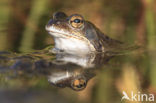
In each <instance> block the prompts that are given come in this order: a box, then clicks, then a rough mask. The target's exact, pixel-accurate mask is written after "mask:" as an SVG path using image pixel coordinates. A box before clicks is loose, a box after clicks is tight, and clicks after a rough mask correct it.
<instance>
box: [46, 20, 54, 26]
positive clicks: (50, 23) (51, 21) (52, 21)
mask: <svg viewBox="0 0 156 103" xmlns="http://www.w3.org/2000/svg"><path fill="white" fill-rule="evenodd" d="M54 23H55V21H54V20H53V19H51V20H49V22H48V24H47V26H51V25H52V24H54Z"/></svg>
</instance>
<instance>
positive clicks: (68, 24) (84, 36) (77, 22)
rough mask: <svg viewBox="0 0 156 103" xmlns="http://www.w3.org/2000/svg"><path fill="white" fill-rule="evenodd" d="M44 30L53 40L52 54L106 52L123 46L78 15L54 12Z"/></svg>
mask: <svg viewBox="0 0 156 103" xmlns="http://www.w3.org/2000/svg"><path fill="white" fill-rule="evenodd" d="M45 29H46V31H47V32H48V33H49V34H50V35H51V36H53V38H54V43H55V46H54V48H53V49H52V50H51V52H53V53H59V52H65V53H71V54H88V53H95V52H98V53H99V52H108V51H113V50H118V49H121V48H122V47H123V44H124V43H123V42H121V41H119V40H116V39H112V38H110V37H109V36H107V35H105V34H104V33H103V32H102V31H101V30H100V29H99V28H97V27H96V26H95V25H94V24H93V23H92V22H90V21H88V20H85V19H84V17H83V16H82V15H80V14H72V15H70V16H68V15H67V14H65V13H64V12H55V13H53V16H52V18H51V19H50V20H49V21H48V23H47V24H46V26H45Z"/></svg>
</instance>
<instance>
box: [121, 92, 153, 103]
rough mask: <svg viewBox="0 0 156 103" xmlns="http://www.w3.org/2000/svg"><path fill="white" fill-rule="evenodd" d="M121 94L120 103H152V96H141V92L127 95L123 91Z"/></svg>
mask: <svg viewBox="0 0 156 103" xmlns="http://www.w3.org/2000/svg"><path fill="white" fill-rule="evenodd" d="M122 94H123V96H122V98H121V101H123V100H129V101H150V102H152V101H154V94H142V93H141V92H138V93H134V92H133V91H132V92H131V93H130V95H127V93H126V92H125V91H123V92H122Z"/></svg>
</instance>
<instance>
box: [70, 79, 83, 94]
mask: <svg viewBox="0 0 156 103" xmlns="http://www.w3.org/2000/svg"><path fill="white" fill-rule="evenodd" d="M71 87H72V88H73V89H74V90H77V91H79V90H82V89H84V88H85V87H86V80H85V79H83V78H79V79H75V80H74V81H73V82H72V84H71Z"/></svg>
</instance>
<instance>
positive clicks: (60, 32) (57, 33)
mask: <svg viewBox="0 0 156 103" xmlns="http://www.w3.org/2000/svg"><path fill="white" fill-rule="evenodd" d="M45 29H46V30H47V31H48V33H49V34H50V35H52V36H54V37H58V38H59V37H60V38H75V39H79V40H83V36H81V35H80V34H79V33H76V32H69V31H66V30H64V29H60V28H58V27H55V26H50V27H49V26H46V27H45Z"/></svg>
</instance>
